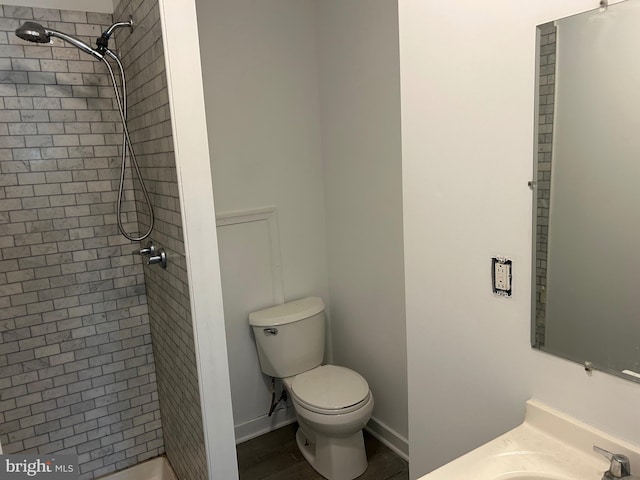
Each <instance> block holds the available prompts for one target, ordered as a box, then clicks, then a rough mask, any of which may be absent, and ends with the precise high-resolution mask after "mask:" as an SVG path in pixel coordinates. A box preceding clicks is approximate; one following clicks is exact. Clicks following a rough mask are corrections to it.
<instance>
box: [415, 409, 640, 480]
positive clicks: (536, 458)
mask: <svg viewBox="0 0 640 480" xmlns="http://www.w3.org/2000/svg"><path fill="white" fill-rule="evenodd" d="M593 445H598V446H600V447H602V448H604V449H606V450H609V451H612V452H615V453H622V454H624V455H627V456H628V457H629V459H630V461H631V471H632V473H636V472H637V471H638V469H640V447H638V446H637V445H632V444H629V443H626V442H624V441H620V440H618V439H615V438H613V437H611V436H609V435H607V434H606V433H604V432H601V431H600V430H596V429H595V428H593V427H591V426H589V425H586V424H584V423H581V422H579V421H578V420H576V419H574V418H572V417H569V416H568V415H565V414H563V413H561V412H558V411H556V410H554V409H552V408H550V407H548V406H546V405H544V404H542V403H540V402H538V401H536V400H529V401H528V402H527V411H526V414H525V420H524V422H523V423H522V424H521V425H520V426H518V427H516V428H514V429H513V430H511V431H509V432H507V433H505V434H504V435H502V436H500V437H498V438H496V439H495V440H492V441H490V442H488V443H486V444H484V445H482V446H481V447H478V448H476V449H475V450H473V451H471V452H469V453H467V454H466V455H463V456H462V457H460V458H457V459H456V460H453V461H452V462H450V463H448V464H446V465H444V466H442V467H440V468H439V469H437V470H434V471H433V472H431V473H429V474H427V475H425V476H423V477H421V479H420V480H469V479H470V478H473V480H600V479H601V478H602V474H603V473H604V472H605V471H606V470H608V469H609V461H608V460H607V459H605V458H604V457H602V456H601V455H599V454H597V453H595V452H594V451H593ZM634 468H635V470H634Z"/></svg>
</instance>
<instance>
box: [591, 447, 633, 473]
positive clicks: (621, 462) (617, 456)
mask: <svg viewBox="0 0 640 480" xmlns="http://www.w3.org/2000/svg"><path fill="white" fill-rule="evenodd" d="M593 451H594V452H596V453H599V454H600V455H602V456H604V457H606V458H607V459H608V460H609V461H610V462H611V464H610V465H609V470H607V471H606V472H604V474H603V475H602V480H615V479H626V480H640V477H636V476H635V475H631V466H630V465H629V457H627V456H626V455H623V454H621V453H613V452H610V451H608V450H605V449H604V448H600V447H598V446H597V445H594V446H593Z"/></svg>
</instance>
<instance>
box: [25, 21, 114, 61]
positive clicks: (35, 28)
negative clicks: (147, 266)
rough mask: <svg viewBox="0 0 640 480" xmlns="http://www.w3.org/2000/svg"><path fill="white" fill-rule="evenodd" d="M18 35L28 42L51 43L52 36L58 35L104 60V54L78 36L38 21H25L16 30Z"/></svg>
mask: <svg viewBox="0 0 640 480" xmlns="http://www.w3.org/2000/svg"><path fill="white" fill-rule="evenodd" d="M16 35H17V36H18V37H19V38H21V39H23V40H26V41H28V42H35V43H50V42H51V37H58V38H60V39H62V40H64V41H65V42H69V43H70V44H71V45H73V46H75V47H77V48H79V49H80V50H82V51H83V52H85V53H88V54H89V55H92V56H94V57H95V58H97V59H98V60H102V58H103V55H102V54H101V53H100V52H98V51H97V50H94V49H93V48H91V47H90V46H89V45H87V44H86V43H84V42H82V41H80V40H78V39H77V38H74V37H72V36H71V35H67V34H66V33H62V32H59V31H57V30H53V29H50V28H45V27H43V26H42V25H40V24H39V23H36V22H25V23H23V24H22V26H21V27H19V28H18V29H17V30H16Z"/></svg>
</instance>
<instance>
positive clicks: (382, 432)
mask: <svg viewBox="0 0 640 480" xmlns="http://www.w3.org/2000/svg"><path fill="white" fill-rule="evenodd" d="M364 429H365V430H366V431H367V432H369V433H370V434H371V435H372V436H374V437H375V438H377V439H378V440H379V441H380V443H382V444H384V445H385V446H387V447H389V448H390V449H391V450H393V452H395V453H396V454H398V455H399V456H400V457H401V458H403V459H404V460H406V461H407V462H408V461H409V440H407V439H406V438H404V437H403V436H402V435H400V434H399V433H398V432H396V431H395V430H393V429H391V428H389V427H388V426H387V425H385V424H384V423H382V422H381V421H380V420H378V419H376V418H372V419H371V420H369V423H367V426H366V427H364Z"/></svg>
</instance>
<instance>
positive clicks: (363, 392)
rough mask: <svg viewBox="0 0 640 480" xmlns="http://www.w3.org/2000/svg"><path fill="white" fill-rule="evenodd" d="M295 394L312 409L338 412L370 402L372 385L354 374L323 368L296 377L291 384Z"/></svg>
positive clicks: (327, 367) (338, 369) (332, 367)
mask: <svg viewBox="0 0 640 480" xmlns="http://www.w3.org/2000/svg"><path fill="white" fill-rule="evenodd" d="M291 391H292V392H291V393H292V394H293V395H295V396H296V397H297V398H298V400H300V401H301V402H302V403H304V404H306V405H307V406H308V407H310V408H311V409H318V410H320V411H336V410H343V409H347V408H349V407H352V406H354V405H357V404H359V403H361V402H362V401H363V400H366V399H367V398H368V397H369V384H368V383H367V381H366V380H365V379H364V378H363V377H362V375H360V374H359V373H356V372H354V371H353V370H349V369H348V368H345V367H338V366H336V365H322V366H320V367H317V368H314V369H312V370H309V371H307V372H304V373H301V374H299V375H296V376H295V377H294V378H293V379H292V381H291ZM335 413H341V412H335Z"/></svg>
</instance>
